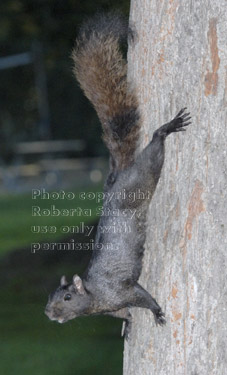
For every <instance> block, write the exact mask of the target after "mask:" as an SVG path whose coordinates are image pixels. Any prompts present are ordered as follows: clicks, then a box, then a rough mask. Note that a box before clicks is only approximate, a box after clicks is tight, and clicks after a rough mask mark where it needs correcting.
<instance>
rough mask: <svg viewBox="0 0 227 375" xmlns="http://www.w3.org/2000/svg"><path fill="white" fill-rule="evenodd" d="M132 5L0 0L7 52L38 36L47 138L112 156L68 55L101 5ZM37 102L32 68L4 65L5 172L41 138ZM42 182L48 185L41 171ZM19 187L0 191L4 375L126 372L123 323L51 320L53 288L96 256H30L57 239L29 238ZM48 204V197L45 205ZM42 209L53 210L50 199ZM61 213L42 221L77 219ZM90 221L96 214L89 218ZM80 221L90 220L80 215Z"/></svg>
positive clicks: (0, 37)
mask: <svg viewBox="0 0 227 375" xmlns="http://www.w3.org/2000/svg"><path fill="white" fill-rule="evenodd" d="M129 3H130V2H129V0H127V1H126V0H114V1H113V0H111V1H107V0H97V1H92V0H83V1H82V0H80V1H79V0H3V1H1V2H0V23H1V27H0V47H1V48H0V58H2V57H6V56H10V55H15V54H20V53H24V52H31V51H32V48H33V45H34V43H35V42H37V41H38V42H40V43H41V45H42V50H43V59H44V66H45V72H46V78H47V94H48V102H49V108H50V130H51V132H50V133H51V137H50V139H51V140H57V139H61V140H70V139H82V140H84V141H85V143H86V148H85V149H84V150H83V151H82V152H81V154H80V157H84V158H86V157H94V156H102V155H107V151H106V149H105V147H104V145H103V143H102V140H101V127H100V124H99V121H98V119H97V116H96V114H95V111H94V110H93V108H92V107H91V105H90V104H89V102H88V100H87V99H86V98H85V97H84V96H83V94H82V92H81V90H80V88H79V87H78V84H77V83H76V81H75V79H74V77H73V74H72V60H71V57H70V55H71V51H72V48H73V45H74V42H75V38H76V34H77V31H78V28H79V25H80V24H81V23H82V22H83V20H84V19H86V18H87V17H88V16H92V15H93V14H94V13H96V12H97V11H109V10H111V9H118V10H120V11H121V12H122V13H123V14H125V16H126V17H128V12H129V5H130V4H129ZM37 101H38V98H37V90H36V87H35V74H34V66H33V65H32V64H30V65H25V66H19V67H16V68H11V69H6V70H0V134H1V136H0V167H1V168H0V169H1V170H0V172H1V173H2V170H3V169H4V168H5V166H7V165H9V164H11V165H15V160H14V159H13V156H12V155H13V151H14V149H15V145H16V144H17V143H18V142H31V141H38V140H40V139H41V138H40V132H39V122H40V118H39V112H38V103H37ZM2 165H3V168H2ZM3 172H4V171H3ZM85 172H86V171H85ZM7 173H8V172H7ZM10 173H11V172H10ZM3 175H4V173H3ZM6 177H7V176H6ZM7 178H8V177H7ZM40 179H41V183H42V175H41V177H40ZM35 183H36V182H35ZM18 184H20V180H18V179H15V184H14V185H18ZM6 186H7V185H6ZM14 187H15V186H13V188H14ZM81 188H82V189H83V190H86V189H88V188H89V189H91V190H93V189H94V190H97V189H100V185H99V186H97V185H96V186H95V187H92V186H89V187H88V186H87V181H86V183H85V182H84V181H82V182H81ZM72 190H73V191H75V190H74V189H72ZM15 191H16V190H15ZM15 191H14V194H13V195H5V193H4V194H1V196H0V210H1V214H2V218H3V219H2V220H1V222H0V242H1V246H0V253H1V257H0V285H1V287H0V298H1V310H0V332H1V342H0V353H1V354H0V356H1V360H0V373H1V374H4V375H14V374H15V373H17V374H18V375H25V374H30V373H32V374H33V375H40V374H42V375H45V374H47V375H49V374H52V373H53V374H59V375H63V374H64V375H74V374H76V375H85V374H86V375H90V374H92V375H95V374H99V375H102V374H103V375H104V374H110V375H115V374H120V373H122V351H123V340H122V339H121V338H120V329H121V322H120V321H118V320H117V319H113V318H111V317H95V318H94V317H91V318H80V319H75V320H74V321H72V322H69V323H67V324H63V325H57V324H56V323H55V322H50V321H49V320H48V319H47V317H46V316H44V307H45V304H46V302H47V297H48V294H49V292H50V291H53V289H55V288H56V286H57V285H58V283H59V278H60V276H61V275H62V274H63V273H64V274H66V275H67V277H68V278H69V280H70V278H71V277H72V275H73V274H74V273H77V272H78V273H79V274H81V273H82V272H83V270H84V269H85V268H86V266H87V263H88V259H89V257H90V252H86V251H83V252H80V251H77V252H73V253H72V252H71V253H70V252H68V253H65V252H60V253H59V252H57V251H53V252H41V251H40V252H38V253H37V254H31V251H30V246H29V243H30V242H31V241H32V242H36V241H44V240H53V241H55V240H56V238H51V239H50V238H46V239H45V238H44V237H42V238H41V237H39V236H38V237H34V240H33V238H31V230H30V227H31V225H34V224H36V223H35V222H34V221H33V219H32V217H31V206H32V201H31V194H23V195H21V194H20V195H18V194H15ZM51 203H53V202H48V206H49V205H50V204H51ZM40 205H41V206H42V205H43V206H44V207H46V206H47V205H46V204H45V202H44V203H43V204H40ZM59 205H60V208H61V207H68V205H67V204H66V202H65V201H64V202H61V204H60V203H59V202H58V207H59ZM77 205H79V203H78V202H74V206H77ZM86 205H87V207H89V206H90V207H91V206H92V205H93V203H92V202H85V206H86ZM92 207H93V208H95V206H94V205H93V206H92ZM63 219H64V218H59V219H58V220H53V221H52V220H49V219H48V220H46V219H45V218H44V219H43V218H42V219H41V220H40V221H39V222H38V223H37V224H39V225H48V224H51V225H73V224H74V225H77V224H78V220H77V221H76V219H75V220H74V219H73V218H72V219H70V220H69V221H65V220H63ZM91 220H97V218H95V217H91ZM80 221H86V220H85V218H83V217H80ZM86 223H87V221H86ZM87 224H89V223H87ZM93 224H94V225H95V222H93ZM89 239H90V238H89ZM66 240H67V239H66ZM83 241H86V242H87V239H86V238H84V236H83V235H82V234H81V235H76V236H75V242H83Z"/></svg>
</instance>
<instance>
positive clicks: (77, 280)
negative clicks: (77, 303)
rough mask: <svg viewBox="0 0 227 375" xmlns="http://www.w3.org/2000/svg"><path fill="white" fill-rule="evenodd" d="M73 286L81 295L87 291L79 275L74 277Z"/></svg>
mask: <svg viewBox="0 0 227 375" xmlns="http://www.w3.org/2000/svg"><path fill="white" fill-rule="evenodd" d="M73 285H74V286H75V287H76V289H77V290H78V292H79V294H85V289H84V286H83V282H82V280H81V278H80V276H78V275H74V276H73Z"/></svg>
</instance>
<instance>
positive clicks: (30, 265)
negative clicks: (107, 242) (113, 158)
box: [0, 188, 123, 375]
mask: <svg viewBox="0 0 227 375" xmlns="http://www.w3.org/2000/svg"><path fill="white" fill-rule="evenodd" d="M91 191H98V188H97V190H95V189H91ZM77 193H78V192H75V194H77ZM51 204H55V206H56V207H57V208H59V209H62V208H68V209H69V208H72V207H78V206H79V207H81V208H91V209H92V213H93V214H92V216H91V217H77V216H74V217H63V216H60V217H38V218H35V217H32V215H31V207H32V205H38V206H40V207H41V208H48V207H50V205H51ZM96 207H97V203H96V202H95V201H94V200H91V201H81V200H76V199H75V200H73V201H68V200H57V201H53V200H52V201H51V200H48V201H45V200H42V201H41V200H39V201H34V200H32V199H31V194H27V195H20V196H9V195H8V196H0V210H1V218H2V220H1V222H0V241H1V248H0V255H1V261H0V300H1V309H0V336H1V340H0V358H1V359H0V374H4V375H15V374H17V375H27V374H32V375H50V374H55V375H96V374H97V375H106V374H108V375H117V374H121V373H122V356H123V339H122V338H121V337H120V332H121V324H122V323H121V320H118V319H114V318H111V317H107V316H100V317H81V318H77V319H74V320H72V321H69V322H67V323H65V324H58V323H56V322H52V321H50V320H49V319H48V318H47V317H46V316H45V315H44V308H45V305H46V303H47V298H48V294H49V292H51V291H53V290H54V289H55V288H56V287H57V286H58V283H59V278H60V276H61V275H62V274H65V275H67V277H68V279H69V280H70V279H71V277H72V275H73V274H74V273H78V274H80V275H81V274H82V272H83V270H84V269H85V268H86V266H87V263H88V258H89V254H90V253H91V252H87V251H86V252H85V251H72V252H65V251H60V252H58V251H53V252H52V251H47V252H45V251H39V252H36V253H35V254H32V253H31V251H30V243H33V242H48V241H56V240H57V239H58V238H59V239H60V238H61V240H62V237H63V236H62V234H61V233H59V232H58V233H57V234H52V235H50V234H49V235H47V234H34V233H32V232H31V226H32V225H55V226H57V227H58V228H59V227H60V226H62V225H69V226H70V225H72V226H73V225H79V223H80V222H81V221H84V222H85V223H87V224H88V225H89V224H91V220H93V221H95V220H96V221H97V219H98V218H97V217H96V215H95V208H96ZM92 237H94V233H92V236H91V238H92ZM89 239H90V237H89ZM76 240H77V241H79V242H83V241H84V242H87V240H88V238H87V237H85V236H83V234H79V235H76ZM13 249H14V251H13ZM16 249H17V250H16Z"/></svg>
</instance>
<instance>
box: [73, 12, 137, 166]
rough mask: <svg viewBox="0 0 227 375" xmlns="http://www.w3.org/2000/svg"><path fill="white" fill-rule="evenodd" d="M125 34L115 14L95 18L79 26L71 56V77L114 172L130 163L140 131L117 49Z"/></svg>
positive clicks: (134, 96)
mask: <svg viewBox="0 0 227 375" xmlns="http://www.w3.org/2000/svg"><path fill="white" fill-rule="evenodd" d="M128 33H129V28H128V25H127V23H126V22H125V20H124V19H123V18H122V17H121V16H119V15H118V14H117V13H108V14H98V15H96V16H95V17H93V18H92V19H91V20H88V21H87V22H85V23H84V25H82V27H81V29H80V31H79V35H78V38H77V41H76V46H75V48H74V50H73V54H72V57H73V60H74V73H75V75H76V78H77V80H78V81H79V83H80V86H81V88H82V89H83V91H84V93H85V95H86V96H87V98H88V99H89V100H90V101H91V103H92V104H93V106H94V107H95V109H96V111H97V114H98V116H99V119H100V121H101V123H102V127H103V133H104V141H105V142H106V144H107V147H108V148H109V150H110V153H111V155H112V158H113V162H114V165H115V167H116V168H117V169H123V168H125V167H127V166H128V165H129V164H130V163H131V161H132V160H133V157H134V154H135V150H136V142H137V140H138V136H139V128H140V116H139V111H138V103H137V97H136V95H135V92H134V90H133V88H132V87H130V84H129V83H128V81H127V63H126V61H125V59H124V58H123V56H122V53H121V51H120V45H119V44H120V42H121V41H123V40H127V37H128Z"/></svg>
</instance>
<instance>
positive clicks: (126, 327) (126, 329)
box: [121, 319, 132, 340]
mask: <svg viewBox="0 0 227 375" xmlns="http://www.w3.org/2000/svg"><path fill="white" fill-rule="evenodd" d="M131 328H132V320H131V319H127V320H124V321H123V324H122V329H121V336H122V337H124V338H125V339H126V340H128V339H129V335H130V332H131Z"/></svg>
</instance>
